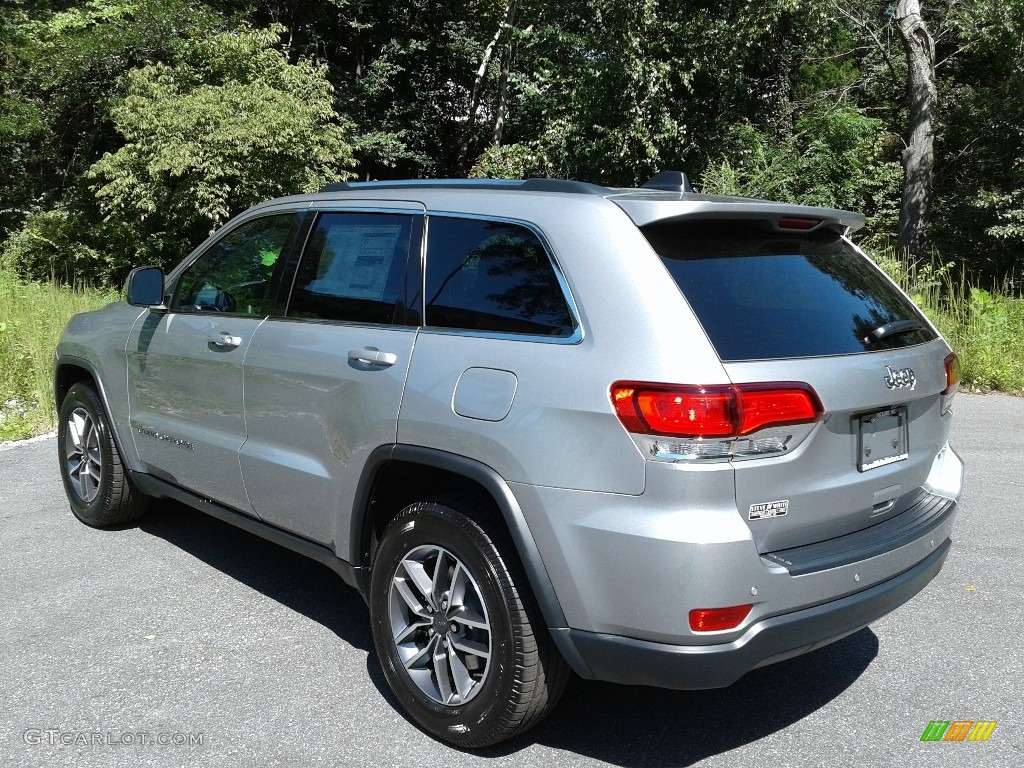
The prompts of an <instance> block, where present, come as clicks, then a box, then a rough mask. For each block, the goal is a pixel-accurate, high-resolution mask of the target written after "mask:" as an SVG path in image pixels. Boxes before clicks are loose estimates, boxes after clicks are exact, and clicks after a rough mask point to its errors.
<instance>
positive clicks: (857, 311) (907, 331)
mask: <svg viewBox="0 0 1024 768" xmlns="http://www.w3.org/2000/svg"><path fill="white" fill-rule="evenodd" d="M644 234H645V235H646V237H647V239H648V241H649V242H650V243H651V246H652V247H653V248H654V250H655V251H656V252H657V253H658V255H660V256H661V258H662V260H663V261H664V263H665V266H666V267H667V268H668V271H669V272H670V273H671V274H672V277H673V278H674V279H675V281H676V283H677V284H678V285H679V288H680V289H681V290H682V292H683V295H684V296H685V297H686V299H687V301H688V302H689V303H690V306H691V307H692V308H693V310H694V312H695V313H696V314H697V318H698V319H699V320H700V322H701V325H703V327H704V330H705V332H706V333H707V334H708V337H709V338H710V339H711V343H712V344H714V346H715V350H716V351H717V352H718V356H719V357H720V358H721V359H722V360H723V361H725V362H730V361H739V360H766V359H779V358H790V357H819V356H823V355H847V354H853V353H857V352H870V351H875V350H880V349H893V348H897V347H907V346H912V345H914V344H921V343H924V342H927V341H931V340H932V339H934V338H935V332H934V331H932V330H931V328H930V327H929V326H928V324H927V322H926V321H925V319H924V317H923V316H922V315H921V313H920V312H919V311H918V309H917V307H915V306H914V304H913V302H911V301H910V300H909V299H907V298H906V296H904V295H903V294H902V293H901V292H900V291H899V290H897V289H896V288H894V287H893V285H892V284H891V283H890V282H889V281H888V279H886V278H885V276H883V275H882V273H881V272H880V271H879V270H878V269H877V268H876V267H875V266H874V265H873V264H872V263H871V262H870V261H868V260H867V259H866V258H864V257H863V256H861V255H860V254H858V253H857V252H856V251H855V250H854V249H853V248H852V247H851V246H850V245H849V244H848V243H847V242H846V241H845V240H843V239H842V238H841V237H840V236H839V235H837V234H836V233H834V232H832V231H823V232H813V233H804V234H788V233H777V232H773V231H770V230H765V229H762V228H761V227H760V226H759V225H758V223H757V222H742V221H739V222H737V221H729V222H725V221H713V222H712V221H691V222H685V223H671V224H655V225H651V226H648V227H645V228H644Z"/></svg>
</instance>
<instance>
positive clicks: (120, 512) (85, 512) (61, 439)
mask: <svg viewBox="0 0 1024 768" xmlns="http://www.w3.org/2000/svg"><path fill="white" fill-rule="evenodd" d="M57 451H58V457H59V459H60V476H61V479H62V480H63V481H64V491H65V492H66V493H67V496H68V501H69V502H70V503H71V511H72V512H74V513H75V517H77V518H78V519H79V520H81V521H82V522H83V523H85V524H86V525H91V526H93V527H94V528H103V527H106V526H110V525H120V524H123V523H128V522H131V521H132V520H135V519H137V518H138V517H139V516H141V515H142V513H143V512H145V511H146V506H147V503H148V501H149V498H148V497H147V496H144V495H143V494H141V493H140V492H139V491H138V490H137V489H136V488H135V487H133V486H132V484H131V481H130V480H129V479H128V474H127V472H126V471H125V469H124V465H123V464H122V463H121V455H120V454H119V453H118V451H117V446H116V445H115V443H114V436H113V435H112V434H111V431H110V423H109V422H108V420H107V412H106V409H104V407H103V402H102V401H101V400H100V397H99V395H98V394H96V390H95V389H93V388H92V387H91V386H89V385H88V384H82V383H79V384H75V385H74V386H72V387H71V389H70V390H68V393H67V395H66V396H65V397H64V402H63V403H61V406H60V415H59V416H58V422H57Z"/></svg>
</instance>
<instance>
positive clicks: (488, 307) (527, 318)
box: [425, 216, 575, 337]
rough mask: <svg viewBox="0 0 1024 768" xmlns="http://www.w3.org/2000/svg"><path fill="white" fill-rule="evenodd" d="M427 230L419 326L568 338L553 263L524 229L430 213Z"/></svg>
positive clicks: (569, 326) (568, 322) (569, 322)
mask: <svg viewBox="0 0 1024 768" xmlns="http://www.w3.org/2000/svg"><path fill="white" fill-rule="evenodd" d="M427 230H428V235H427V267H426V291H425V296H426V323H425V324H426V325H428V326H434V327H441V328H463V329H467V330H473V331H489V332H498V333H525V334H534V335H543V336H563V337H564V336H571V335H572V333H573V331H574V330H575V324H574V323H573V319H572V313H571V312H570V311H569V306H568V304H567V302H566V298H565V294H564V293H563V291H562V286H561V284H560V283H559V280H558V277H557V274H556V272H555V267H554V265H553V264H552V262H551V259H550V257H549V256H548V254H547V251H546V250H545V248H544V245H543V243H541V241H540V238H538V237H537V235H536V234H535V233H534V232H533V231H532V230H530V229H528V228H526V227H524V226H521V225H518V224H513V223H510V222H502V221H486V220H478V219H468V218H454V217H444V216H432V217H430V220H429V224H428V227H427Z"/></svg>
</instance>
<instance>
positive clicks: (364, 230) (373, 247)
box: [306, 223, 402, 301]
mask: <svg viewBox="0 0 1024 768" xmlns="http://www.w3.org/2000/svg"><path fill="white" fill-rule="evenodd" d="M401 233H402V226H401V225H400V224H367V225H364V226H352V225H351V224H348V223H346V224H341V225H337V226H332V227H330V228H328V230H327V238H326V242H325V243H324V251H323V256H321V258H320V268H319V270H318V271H319V274H318V275H317V279H316V280H314V281H313V282H311V283H310V284H309V285H308V286H306V290H308V291H310V292H312V293H320V294H326V295H329V296H345V297H347V298H352V299H370V300H372V301H381V300H382V299H383V298H384V289H385V286H386V285H387V280H388V274H389V273H390V271H391V261H392V260H393V259H394V257H395V248H396V245H397V243H398V238H399V236H400V235H401Z"/></svg>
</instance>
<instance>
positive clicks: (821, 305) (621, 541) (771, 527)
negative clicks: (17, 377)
mask: <svg viewBox="0 0 1024 768" xmlns="http://www.w3.org/2000/svg"><path fill="white" fill-rule="evenodd" d="M862 223H863V219H862V217H860V216H859V215H857V214H853V213H849V212H846V211H838V210H830V209H822V208H812V207H801V206H792V205H781V204H776V203H770V202H765V201H761V200H750V199H740V198H728V197H708V196H702V195H698V194H695V193H693V191H692V190H691V189H690V187H689V185H688V184H687V182H686V179H685V176H683V174H681V173H678V172H666V173H663V174H659V175H658V176H656V177H655V178H654V179H652V180H651V181H650V182H648V183H647V184H645V185H644V186H643V187H642V188H639V189H610V188H604V187H599V186H594V185H591V184H585V183H580V182H571V181H557V180H535V179H533V180H528V181H465V180H463V181H420V182H371V183H350V184H336V185H331V186H330V187H327V188H325V189H324V190H322V191H321V192H320V193H318V194H313V195H302V196H296V197H287V198H282V199H278V200H272V201H270V202H267V203H264V204H262V205H259V206H256V207H255V208H252V209H250V210H248V211H246V212H245V213H243V214H241V215H240V216H238V217H237V218H235V219H233V220H232V221H231V222H230V223H229V224H228V225H227V226H225V227H224V228H222V229H221V230H220V231H219V232H217V233H216V234H215V235H213V236H212V237H211V238H210V239H209V240H207V241H206V242H205V243H203V244H202V245H201V246H200V247H199V248H198V249H197V250H196V251H195V252H193V253H192V254H191V255H190V256H189V257H188V258H187V259H185V261H184V262H182V263H181V264H180V265H179V266H178V267H177V268H176V269H174V270H173V271H171V272H170V274H168V275H166V276H164V275H163V273H162V272H161V271H160V270H159V269H157V268H155V267H145V268H139V269H136V270H134V271H133V272H132V274H131V275H130V276H129V278H128V285H127V301H126V302H121V303H117V304H113V305H111V306H109V307H106V308H105V309H102V310H100V311H97V312H92V313H87V314H83V315H78V316H76V317H75V318H73V319H72V320H71V322H70V323H69V325H68V327H67V329H66V331H65V333H64V335H63V338H62V339H61V341H60V344H59V346H58V348H57V355H56V371H55V386H56V399H57V403H58V407H59V410H60V418H59V433H58V444H59V452H60V465H61V471H62V474H63V479H64V484H65V487H66V489H67V494H68V497H69V499H70V502H71V508H72V510H73V512H74V513H75V514H76V515H77V516H78V517H79V518H80V519H81V520H82V521H83V522H84V523H86V524H88V525H93V526H105V525H113V524H121V523H125V522H126V521H129V520H132V519H134V518H135V517H136V516H137V515H139V514H141V512H142V511H143V508H144V506H145V503H146V501H147V500H148V499H150V498H170V499H176V500H178V501H181V502H184V503H185V504H188V505H191V506H193V507H195V508H197V509H200V510H203V511H204V512H207V513H209V514H211V515H214V516H215V517H218V518H220V519H222V520H227V521H229V522H231V523H233V524H235V525H238V526H240V527H242V528H244V529H246V530H248V531H253V532H256V533H258V534H260V535H262V536H265V537H267V538H269V539H271V540H274V541H276V542H279V543H281V544H283V545H284V546H286V547H289V548H291V549H294V550H297V551H299V552H302V553H304V554H307V555H309V556H310V557H313V558H315V559H317V560H319V561H321V562H323V563H326V564H327V565H329V566H330V567H331V568H333V569H334V570H335V571H337V572H338V573H339V574H340V575H341V577H342V579H344V581H346V582H347V583H348V584H350V585H352V586H353V587H355V588H356V589H358V590H359V591H360V593H361V594H362V595H363V596H364V597H365V599H366V601H367V603H368V605H369V609H370V617H371V622H372V629H373V637H374V640H375V643H376V647H377V652H378V654H379V657H380V663H381V665H382V667H383V670H384V673H385V675H386V676H387V680H388V682H389V683H390V685H391V687H392V688H393V690H394V692H395V694H396V696H397V697H398V698H399V700H400V701H401V702H402V704H403V705H404V707H405V708H406V709H407V710H408V712H409V714H410V715H411V717H412V718H413V720H414V721H415V722H416V723H418V724H419V725H420V726H421V727H422V728H423V729H424V730H426V731H427V732H429V733H430V734H432V735H433V736H435V737H437V738H439V739H443V740H445V741H448V742H451V743H453V744H455V745H458V746H460V747H479V746H483V745H488V744H493V743H495V742H497V741H500V740H502V739H505V738H508V737H510V736H512V735H514V734H516V733H519V732H521V731H522V730H524V729H526V728H528V727H529V726H531V725H533V724H535V723H537V722H538V721H539V720H540V719H541V718H542V717H544V715H545V714H546V713H547V712H548V711H549V710H550V709H551V708H552V707H553V706H554V704H555V703H556V701H557V700H558V697H559V695H560V693H561V691H562V689H563V688H564V686H565V683H566V680H567V677H568V674H569V671H570V670H572V671H574V672H576V673H577V674H578V675H580V676H582V677H585V678H593V679H600V680H608V681H615V682H619V683H628V684H641V685H655V686H662V687H667V688H714V687H721V686H726V685H729V684H731V683H733V682H734V681H736V680H737V679H738V678H739V677H741V676H742V675H743V674H745V673H746V672H748V671H749V670H751V669H754V668H756V667H760V666H763V665H765V664H770V663H772V662H775V661H779V660H782V659H786V658H789V657H792V656H795V655H797V654H800V653H804V652H807V651H810V650H812V649H815V648H819V647H821V646H823V645H825V644H826V643H829V642H832V641H834V640H836V639H838V638H841V637H843V636H845V635H848V634H850V633H852V632H855V631H857V630H858V629H860V628H862V627H864V626H866V625H867V624H869V623H870V622H872V621H874V620H875V619H877V618H879V617H880V616H882V615H884V614H886V613H887V612H889V611H891V610H892V609H894V608H896V607H897V606H899V605H900V604H902V603H903V602H905V601H907V600H908V599H910V598H911V597H912V596H913V595H915V594H916V593H917V592H919V591H920V590H921V589H923V588H924V586H925V585H926V584H928V582H929V581H930V580H931V579H932V578H933V577H934V576H935V574H936V573H938V571H939V569H940V567H941V566H942V563H943V560H944V559H945V557H946V554H947V553H948V551H949V547H950V534H951V530H952V526H953V519H954V516H955V514H956V509H957V500H958V498H959V495H960V490H961V483H962V476H963V466H962V464H961V462H960V460H959V458H958V457H957V456H956V454H955V453H954V452H953V451H952V450H951V449H950V447H949V445H948V443H947V435H948V433H949V427H950V404H951V401H952V399H953V396H954V394H955V393H956V390H957V383H958V380H959V365H958V362H957V358H956V356H955V355H954V354H953V353H952V352H951V350H950V348H949V346H948V345H947V344H946V342H945V341H944V340H943V339H942V337H941V336H940V335H939V334H938V333H937V332H936V330H935V328H934V327H933V326H932V325H931V323H929V322H928V320H927V319H926V318H925V317H924V316H922V314H921V313H920V312H919V311H918V309H917V308H916V307H915V306H914V304H913V303H912V302H911V301H910V300H909V299H908V298H907V297H906V296H905V295H904V294H903V293H901V292H900V290H899V289H898V288H897V287H896V286H895V285H894V284H893V283H892V282H891V281H890V280H889V279H888V278H887V277H886V276H885V275H884V274H883V273H882V272H881V271H880V270H879V269H878V268H877V267H876V266H875V265H874V264H873V263H872V262H871V261H869V260H868V259H867V258H866V257H865V256H864V254H863V253H861V252H860V251H859V250H858V249H857V248H856V247H855V246H854V245H852V244H851V242H850V241H849V240H848V239H847V235H848V233H849V232H850V230H852V229H855V228H857V227H858V226H860V225H861V224H862Z"/></svg>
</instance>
